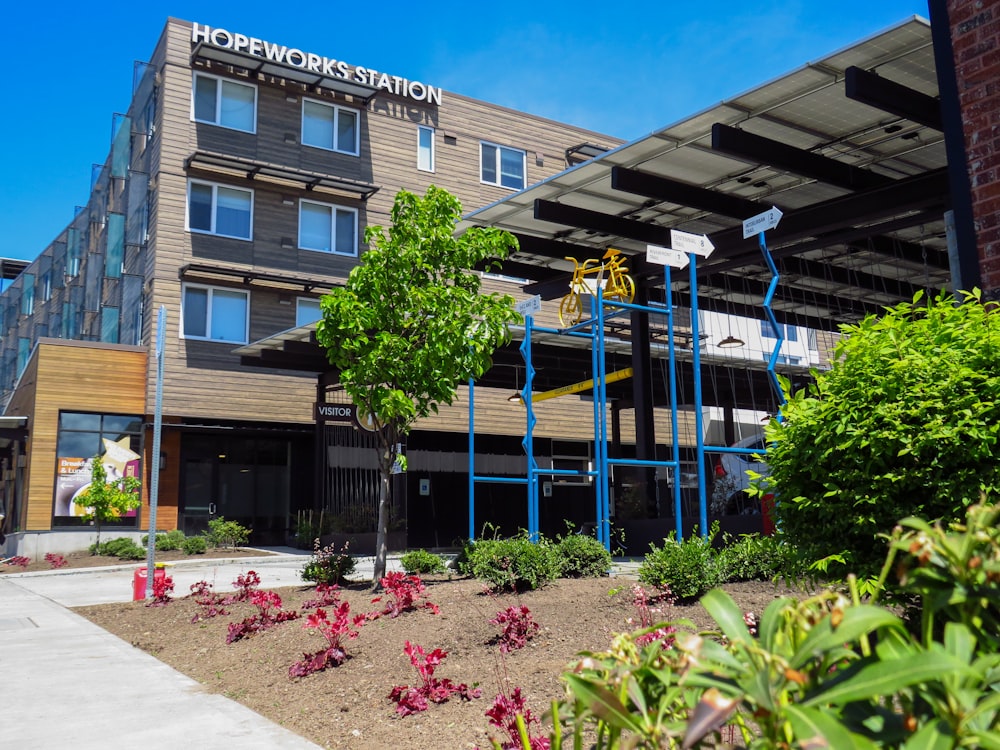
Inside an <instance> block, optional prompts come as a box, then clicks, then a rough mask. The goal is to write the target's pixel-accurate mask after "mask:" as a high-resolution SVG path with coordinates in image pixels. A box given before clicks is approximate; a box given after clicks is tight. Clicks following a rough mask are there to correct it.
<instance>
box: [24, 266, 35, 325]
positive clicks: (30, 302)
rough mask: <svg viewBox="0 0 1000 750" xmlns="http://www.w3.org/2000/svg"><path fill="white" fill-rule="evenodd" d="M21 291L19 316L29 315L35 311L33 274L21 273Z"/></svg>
mask: <svg viewBox="0 0 1000 750" xmlns="http://www.w3.org/2000/svg"><path fill="white" fill-rule="evenodd" d="M21 278H22V279H23V282H22V283H23V285H24V286H23V288H22V289H21V315H31V313H33V312H34V311H35V274H33V273H23V274H21Z"/></svg>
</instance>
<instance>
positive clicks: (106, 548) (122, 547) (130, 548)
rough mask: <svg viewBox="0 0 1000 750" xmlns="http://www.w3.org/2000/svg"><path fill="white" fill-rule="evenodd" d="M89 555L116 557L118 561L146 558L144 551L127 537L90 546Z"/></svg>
mask: <svg viewBox="0 0 1000 750" xmlns="http://www.w3.org/2000/svg"><path fill="white" fill-rule="evenodd" d="M90 554H92V555H106V556H108V557H117V558H118V559H119V560H142V559H144V558H145V557H146V550H144V549H143V548H142V547H140V546H139V545H138V544H136V543H135V542H134V541H132V539H130V538H129V537H127V536H120V537H117V538H115V539H108V540H107V541H106V542H101V543H100V544H92V545H90Z"/></svg>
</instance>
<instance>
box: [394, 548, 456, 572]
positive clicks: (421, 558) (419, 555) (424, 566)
mask: <svg viewBox="0 0 1000 750" xmlns="http://www.w3.org/2000/svg"><path fill="white" fill-rule="evenodd" d="M399 563H400V565H402V566H403V570H405V571H406V572H407V573H408V574H409V575H413V574H414V573H416V574H417V575H431V574H436V573H444V572H445V571H446V570H447V568H445V564H444V560H443V559H441V555H435V554H434V553H433V552H428V551H427V550H423V549H415V550H411V551H409V552H407V553H406V554H405V555H403V556H402V557H400V558H399Z"/></svg>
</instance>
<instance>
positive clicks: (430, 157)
mask: <svg viewBox="0 0 1000 750" xmlns="http://www.w3.org/2000/svg"><path fill="white" fill-rule="evenodd" d="M417 169H419V170H422V171H424V172H433V171H434V128H428V127H424V126H423V125H420V126H419V127H418V128H417Z"/></svg>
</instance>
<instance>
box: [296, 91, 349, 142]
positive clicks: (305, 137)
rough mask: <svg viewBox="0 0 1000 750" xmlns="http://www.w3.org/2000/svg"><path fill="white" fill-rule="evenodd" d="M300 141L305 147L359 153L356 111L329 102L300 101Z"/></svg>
mask: <svg viewBox="0 0 1000 750" xmlns="http://www.w3.org/2000/svg"><path fill="white" fill-rule="evenodd" d="M302 143H303V144H304V145H306V146H315V147H316V148H325V149H328V150H330V151H339V152H340V153H342V154H354V155H355V156H356V155H357V154H358V113H357V112H356V111H355V110H353V109H345V108H344V107H335V106H334V105H332V104H323V103H322V102H314V101H312V100H310V99H304V100H303V101H302Z"/></svg>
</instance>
